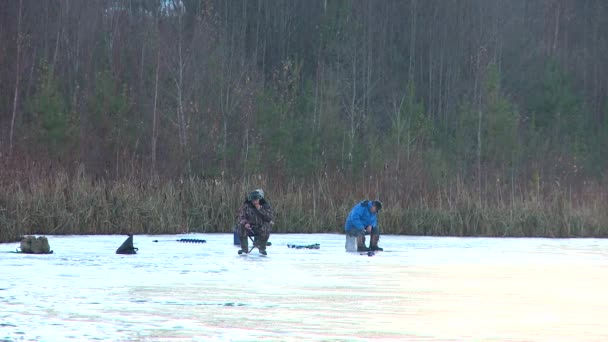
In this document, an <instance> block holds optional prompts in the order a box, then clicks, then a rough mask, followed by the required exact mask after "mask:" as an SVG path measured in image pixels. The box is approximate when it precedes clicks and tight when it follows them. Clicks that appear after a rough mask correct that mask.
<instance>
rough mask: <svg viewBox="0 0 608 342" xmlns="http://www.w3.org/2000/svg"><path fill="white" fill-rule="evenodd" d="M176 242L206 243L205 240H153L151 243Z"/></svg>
mask: <svg viewBox="0 0 608 342" xmlns="http://www.w3.org/2000/svg"><path fill="white" fill-rule="evenodd" d="M163 241H177V242H183V243H207V240H202V239H178V240H154V241H153V242H163Z"/></svg>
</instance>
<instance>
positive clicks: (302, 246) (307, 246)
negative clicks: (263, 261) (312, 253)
mask: <svg viewBox="0 0 608 342" xmlns="http://www.w3.org/2000/svg"><path fill="white" fill-rule="evenodd" d="M287 247H289V248H296V249H319V248H321V245H320V244H318V243H315V244H312V245H287Z"/></svg>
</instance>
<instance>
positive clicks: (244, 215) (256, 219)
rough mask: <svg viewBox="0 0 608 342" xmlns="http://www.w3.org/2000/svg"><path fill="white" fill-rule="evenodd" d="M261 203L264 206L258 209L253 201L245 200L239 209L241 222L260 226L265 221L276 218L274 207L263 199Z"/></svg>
mask: <svg viewBox="0 0 608 342" xmlns="http://www.w3.org/2000/svg"><path fill="white" fill-rule="evenodd" d="M260 204H261V205H262V207H261V208H260V209H259V210H258V209H256V207H255V206H254V205H253V204H252V203H251V202H249V201H245V202H244V203H243V205H241V208H240V209H239V214H238V221H239V224H241V225H245V224H247V223H249V224H250V225H251V226H253V227H259V226H261V225H262V224H264V223H270V221H272V220H273V219H274V211H273V210H272V207H271V206H270V204H269V203H268V202H266V201H261V202H260Z"/></svg>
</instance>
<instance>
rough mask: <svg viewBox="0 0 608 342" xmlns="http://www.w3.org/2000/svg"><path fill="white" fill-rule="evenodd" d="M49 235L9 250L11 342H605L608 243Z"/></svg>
mask: <svg viewBox="0 0 608 342" xmlns="http://www.w3.org/2000/svg"><path fill="white" fill-rule="evenodd" d="M48 238H49V242H50V245H51V248H52V249H53V250H54V251H55V253H54V254H50V255H26V254H16V253H9V251H14V250H15V248H16V247H18V244H17V243H11V244H0V341H209V340H211V341H244V340H264V341H268V340H271V341H290V340H297V341H309V340H329V341H368V340H385V341H392V340H403V341H606V340H608V323H607V321H606V317H607V316H608V295H606V292H607V291H608V240H598V239H565V240H550V239H487V238H435V237H406V236H383V237H382V238H381V240H380V245H381V246H382V247H384V248H385V252H380V253H378V254H376V255H375V256H372V257H368V256H362V255H359V254H358V253H347V252H345V251H344V236H343V235H337V234H336V235H334V234H312V235H308V234H292V235H281V234H273V235H271V237H270V241H271V242H272V243H273V245H272V246H271V247H268V256H267V257H263V256H260V255H259V254H258V253H257V250H256V251H255V252H253V253H252V254H251V255H248V256H238V255H237V250H238V247H235V246H233V245H232V235H229V234H190V235H187V236H186V235H173V236H167V235H164V236H149V235H137V236H135V237H134V242H135V247H138V248H139V252H138V254H137V255H116V254H114V253H115V251H116V249H117V248H118V246H120V244H122V242H123V241H124V240H125V239H126V236H119V235H116V236H48ZM179 238H199V239H206V240H207V243H206V244H184V243H180V242H176V241H175V240H176V239H179ZM155 239H158V240H162V241H161V242H158V243H155V242H153V240H155ZM313 243H319V244H320V245H321V248H320V249H319V250H307V249H292V248H288V247H287V246H286V245H287V244H301V245H305V244H313Z"/></svg>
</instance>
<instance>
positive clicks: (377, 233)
mask: <svg viewBox="0 0 608 342" xmlns="http://www.w3.org/2000/svg"><path fill="white" fill-rule="evenodd" d="M372 234H374V235H380V229H378V227H372Z"/></svg>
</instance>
